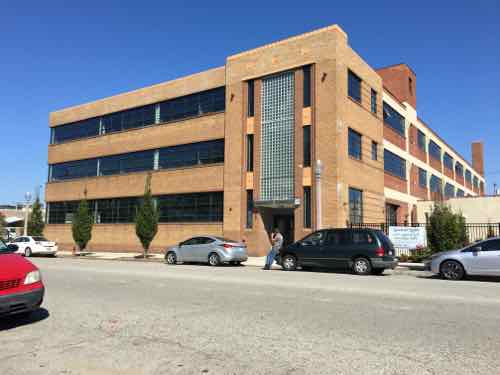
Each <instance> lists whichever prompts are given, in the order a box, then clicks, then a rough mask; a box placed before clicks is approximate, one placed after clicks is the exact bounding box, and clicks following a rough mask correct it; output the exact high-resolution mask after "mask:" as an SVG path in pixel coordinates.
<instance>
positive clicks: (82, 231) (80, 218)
mask: <svg viewBox="0 0 500 375" xmlns="http://www.w3.org/2000/svg"><path fill="white" fill-rule="evenodd" d="M93 225H94V218H93V217H92V214H91V212H90V209H89V204H88V202H87V199H83V200H81V201H80V204H79V205H78V209H77V211H76V213H75V215H74V216H73V223H72V225H71V230H72V232H73V240H74V241H75V243H76V244H77V245H78V248H79V250H80V251H83V250H85V248H86V247H87V244H88V243H89V241H90V239H91V238H92V226H93Z"/></svg>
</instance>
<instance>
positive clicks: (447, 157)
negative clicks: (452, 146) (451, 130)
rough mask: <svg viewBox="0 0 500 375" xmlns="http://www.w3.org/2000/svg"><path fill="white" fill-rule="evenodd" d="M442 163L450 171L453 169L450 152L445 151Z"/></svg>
mask: <svg viewBox="0 0 500 375" xmlns="http://www.w3.org/2000/svg"><path fill="white" fill-rule="evenodd" d="M443 164H444V166H445V167H446V168H448V169H449V170H450V171H452V170H453V158H452V157H451V155H450V154H448V153H447V152H445V153H444V156H443Z"/></svg>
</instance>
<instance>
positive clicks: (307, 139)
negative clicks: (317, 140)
mask: <svg viewBox="0 0 500 375" xmlns="http://www.w3.org/2000/svg"><path fill="white" fill-rule="evenodd" d="M303 132H304V135H303V140H304V167H310V166H311V126H309V125H308V126H304V128H303Z"/></svg>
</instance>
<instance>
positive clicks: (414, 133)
mask: <svg viewBox="0 0 500 375" xmlns="http://www.w3.org/2000/svg"><path fill="white" fill-rule="evenodd" d="M409 135H410V136H409V149H410V154H411V155H412V156H414V157H416V158H417V159H419V160H421V161H422V162H424V163H427V154H426V153H425V151H424V150H422V149H421V148H420V147H418V129H417V128H416V127H415V126H414V125H413V124H412V125H410V130H409Z"/></svg>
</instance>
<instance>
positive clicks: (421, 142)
mask: <svg viewBox="0 0 500 375" xmlns="http://www.w3.org/2000/svg"><path fill="white" fill-rule="evenodd" d="M425 143H426V142H425V134H424V132H422V131H421V130H418V131H417V144H418V148H419V149H421V150H422V151H423V152H425Z"/></svg>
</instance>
